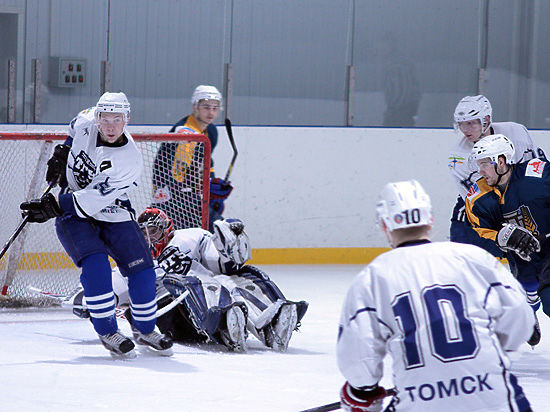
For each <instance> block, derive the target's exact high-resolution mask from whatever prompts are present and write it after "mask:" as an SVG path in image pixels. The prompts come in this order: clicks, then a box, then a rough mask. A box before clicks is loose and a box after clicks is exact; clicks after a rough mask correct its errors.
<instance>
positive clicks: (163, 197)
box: [153, 186, 170, 203]
mask: <svg viewBox="0 0 550 412" xmlns="http://www.w3.org/2000/svg"><path fill="white" fill-rule="evenodd" d="M153 200H154V201H155V203H164V202H168V201H169V200H170V189H169V188H168V187H166V186H165V187H160V188H158V189H157V190H156V191H155V194H154V195H153Z"/></svg>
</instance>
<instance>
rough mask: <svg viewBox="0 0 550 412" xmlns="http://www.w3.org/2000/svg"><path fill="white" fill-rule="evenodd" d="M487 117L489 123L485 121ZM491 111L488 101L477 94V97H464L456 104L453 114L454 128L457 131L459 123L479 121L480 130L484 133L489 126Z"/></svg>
mask: <svg viewBox="0 0 550 412" xmlns="http://www.w3.org/2000/svg"><path fill="white" fill-rule="evenodd" d="M487 116H489V121H487V119H486V118H487ZM492 117H493V109H492V107H491V103H490V102H489V99H487V98H486V97H485V96H483V95H481V94H479V95H477V96H465V97H463V98H462V99H461V100H460V101H459V102H458V104H457V106H456V108H455V112H454V127H455V130H457V129H458V125H459V123H460V122H467V121H469V120H475V119H479V121H480V122H481V126H482V130H483V131H485V130H487V128H488V127H489V126H490V125H491V119H492Z"/></svg>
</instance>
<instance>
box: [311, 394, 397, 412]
mask: <svg viewBox="0 0 550 412" xmlns="http://www.w3.org/2000/svg"><path fill="white" fill-rule="evenodd" d="M396 393H397V391H396V390H395V388H390V389H386V396H394V395H395V394H396ZM338 409H340V402H333V403H327V404H326V405H321V406H317V407H315V408H311V409H304V410H303V411H300V412H328V411H336V410H338Z"/></svg>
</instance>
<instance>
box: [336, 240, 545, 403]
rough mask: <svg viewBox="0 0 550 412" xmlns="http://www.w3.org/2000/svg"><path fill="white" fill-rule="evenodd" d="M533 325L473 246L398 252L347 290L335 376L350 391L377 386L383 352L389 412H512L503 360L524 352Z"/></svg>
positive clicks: (511, 286)
mask: <svg viewBox="0 0 550 412" xmlns="http://www.w3.org/2000/svg"><path fill="white" fill-rule="evenodd" d="M534 324H535V318H534V315H533V310H532V309H531V308H530V307H529V305H528V304H527V302H526V299H525V294H524V292H523V290H522V288H521V286H520V284H519V283H518V281H517V280H516V279H515V278H514V277H513V275H512V274H511V273H510V272H509V271H508V270H507V269H505V268H504V266H502V265H501V264H500V263H499V262H498V261H497V260H496V259H495V258H494V257H492V256H491V255H490V254H489V253H487V252H485V251H484V250H482V249H480V248H478V247H477V246H473V245H467V244H460V243H451V242H438V243H422V244H415V245H410V246H403V247H398V248H396V249H393V250H391V251H389V252H387V253H384V254H382V255H380V256H378V257H377V258H376V259H375V260H374V261H373V262H372V263H371V264H370V265H368V266H367V267H366V268H365V269H364V270H363V271H362V272H361V273H360V274H359V275H358V276H357V278H356V279H355V280H354V282H353V284H352V286H351V287H350V289H349V291H348V294H347V296H346V300H345V303H344V307H343V311H342V316H341V320H340V328H339V334H338V343H337V358H338V366H339V368H340V371H341V372H342V374H343V375H344V377H345V378H346V379H347V381H348V382H349V383H350V384H351V385H353V386H355V387H365V386H372V385H376V384H377V383H378V382H379V381H380V379H381V378H382V372H383V361H382V360H383V358H384V357H385V355H386V352H389V353H390V354H391V356H392V360H393V379H394V384H395V386H396V388H397V390H398V391H399V394H398V397H399V403H398V404H397V406H396V410H398V411H399V410H407V411H409V410H410V411H413V410H414V411H424V412H425V411H445V410H447V411H453V412H459V411H468V412H474V411H500V410H506V411H516V410H517V409H516V406H515V402H514V400H513V395H514V393H515V392H516V387H515V386H517V384H516V385H514V384H513V383H512V382H514V380H515V379H514V377H511V376H510V373H509V370H508V368H509V366H510V359H509V358H508V356H507V354H506V352H505V351H509V350H515V349H517V348H518V347H519V345H520V344H521V343H522V342H525V341H526V340H527V339H528V338H529V337H530V336H531V334H532V332H533V327H534ZM512 405H514V406H512Z"/></svg>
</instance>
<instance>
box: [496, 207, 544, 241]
mask: <svg viewBox="0 0 550 412" xmlns="http://www.w3.org/2000/svg"><path fill="white" fill-rule="evenodd" d="M503 217H504V220H505V221H506V223H513V224H515V225H518V226H521V227H524V228H525V229H527V230H528V231H529V232H531V233H532V234H534V235H535V236H538V235H539V230H538V226H537V223H536V222H535V219H533V215H532V214H531V210H530V209H529V206H525V205H521V206H520V207H519V209H517V210H514V211H513V212H509V213H505V214H504V215H503Z"/></svg>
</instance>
